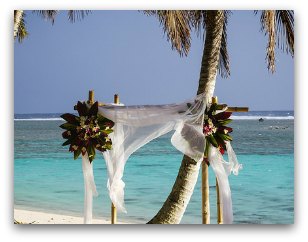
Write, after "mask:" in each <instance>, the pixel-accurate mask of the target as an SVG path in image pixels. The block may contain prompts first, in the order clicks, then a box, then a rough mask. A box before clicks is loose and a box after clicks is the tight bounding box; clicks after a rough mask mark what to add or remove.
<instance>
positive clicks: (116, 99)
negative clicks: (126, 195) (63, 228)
mask: <svg viewBox="0 0 308 242" xmlns="http://www.w3.org/2000/svg"><path fill="white" fill-rule="evenodd" d="M114 103H115V104H119V103H120V98H119V95H118V94H114ZM116 223H117V209H116V207H115V206H114V204H113V203H112V202H111V224H116Z"/></svg>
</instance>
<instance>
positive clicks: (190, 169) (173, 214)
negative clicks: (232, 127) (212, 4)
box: [145, 10, 294, 224]
mask: <svg viewBox="0 0 308 242" xmlns="http://www.w3.org/2000/svg"><path fill="white" fill-rule="evenodd" d="M145 13H146V14H148V15H154V16H157V17H158V19H159V21H160V23H161V24H163V28H164V31H165V32H166V33H167V37H168V40H170V41H171V44H172V48H175V49H176V50H177V51H178V52H179V53H180V55H183V54H185V55H187V53H188V51H189V47H190V30H191V29H192V28H195V29H197V30H199V31H200V29H203V30H204V31H205V32H204V34H205V41H204V50H203V56H202V61H201V70H200V78H199V86H198V90H197V94H200V93H203V92H206V93H207V94H208V95H207V97H212V96H213V93H214V89H215V83H216V74H217V71H219V72H220V74H221V75H222V76H224V77H227V76H229V75H230V69H229V57H228V52H227V32H226V27H227V20H228V15H229V11H222V10H209V11H145ZM255 13H256V14H257V13H258V12H255ZM293 14H294V13H293V11H289V10H277V11H275V10H264V11H262V13H261V18H260V21H261V28H262V30H263V31H265V33H266V34H267V35H268V46H267V60H268V69H269V70H270V71H271V72H272V73H273V72H274V71H275V48H276V46H277V45H278V47H280V48H282V50H284V51H286V52H287V53H290V54H291V56H292V57H293V56H294V17H293ZM277 35H278V38H277ZM276 41H278V42H276ZM205 101H206V102H207V103H209V102H210V100H205ZM199 169H200V164H199V163H197V162H195V161H194V160H192V159H190V158H189V157H187V156H185V155H184V157H183V159H182V163H181V166H180V168H179V172H178V176H177V178H176V180H175V183H174V185H173V188H172V190H171V192H170V194H169V196H168V197H167V199H166V201H165V203H164V204H163V206H162V208H161V209H160V210H159V211H158V213H157V214H156V215H155V216H154V217H153V218H152V219H151V220H150V221H149V222H148V223H149V224H174V223H180V221H181V218H182V216H183V214H184V212H185V209H186V206H187V204H188V202H189V200H190V197H191V195H192V193H193V189H194V187H195V185H196V182H197V178H198V174H199Z"/></svg>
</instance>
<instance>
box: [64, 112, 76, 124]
mask: <svg viewBox="0 0 308 242" xmlns="http://www.w3.org/2000/svg"><path fill="white" fill-rule="evenodd" d="M60 117H61V118H63V119H64V120H65V121H67V122H68V123H71V124H75V125H78V123H79V121H78V117H77V116H75V115H73V114H70V113H65V114H62V115H61V116H60Z"/></svg>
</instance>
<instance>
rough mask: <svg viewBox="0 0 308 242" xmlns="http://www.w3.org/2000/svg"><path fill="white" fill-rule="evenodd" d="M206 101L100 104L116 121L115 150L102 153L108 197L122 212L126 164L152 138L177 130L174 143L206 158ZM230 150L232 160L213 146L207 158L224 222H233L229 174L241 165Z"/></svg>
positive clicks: (88, 172)
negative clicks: (217, 190) (106, 177)
mask: <svg viewBox="0 0 308 242" xmlns="http://www.w3.org/2000/svg"><path fill="white" fill-rule="evenodd" d="M204 100H207V98H206V97H205V95H204V94H201V95H198V96H197V97H196V98H195V99H193V100H188V101H186V102H183V103H180V104H169V105H145V106H115V105H114V106H103V107H99V110H98V112H99V114H101V115H103V116H104V117H106V118H108V119H110V120H112V121H113V122H114V123H115V125H114V127H113V131H114V132H113V133H111V134H110V138H111V140H112V149H111V150H107V151H105V152H103V156H104V159H105V161H106V166H107V171H108V181H107V187H108V190H109V196H110V199H111V201H112V202H113V204H114V206H115V207H116V208H117V209H118V210H119V211H122V212H126V209H125V206H124V187H125V183H124V181H123V180H122V177H123V173H124V167H125V163H126V161H127V159H128V158H129V157H130V155H131V154H132V153H134V152H135V151H136V150H138V149H139V148H140V147H142V146H143V145H145V144H147V143H148V142H150V141H151V140H153V139H155V138H157V137H159V136H161V135H164V134H166V133H168V132H170V131H172V130H175V132H174V134H173V135H172V137H171V143H172V145H173V146H174V147H175V148H177V149H178V150H179V151H181V152H182V153H183V154H185V155H187V156H189V157H190V158H192V159H194V160H195V161H197V162H199V161H200V160H202V159H203V155H204V149H205V137H204V134H203V118H202V117H203V114H204V112H205V109H206V104H205V103H204ZM227 152H228V155H229V162H226V161H224V160H223V158H222V156H221V154H220V153H219V151H218V150H217V149H216V148H214V147H210V149H209V157H208V158H209V161H210V163H211V166H212V168H213V170H214V172H215V174H216V176H217V178H218V183H219V185H220V193H221V198H222V204H223V216H224V218H223V219H224V222H225V223H232V216H233V215H232V214H233V213H232V200H231V191H230V187H229V182H228V175H229V174H230V172H231V171H233V173H234V174H236V173H237V172H238V169H239V168H240V165H239V164H238V162H237V160H236V156H235V154H234V152H233V150H232V147H231V145H230V144H229V142H228V143H227ZM82 159H83V172H84V178H85V223H91V219H92V195H95V194H97V192H96V188H95V183H94V177H93V170H92V169H93V168H92V165H91V164H90V163H89V161H88V159H87V155H85V156H83V158H82ZM86 163H87V164H86Z"/></svg>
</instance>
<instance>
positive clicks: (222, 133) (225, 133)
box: [203, 103, 232, 157]
mask: <svg viewBox="0 0 308 242" xmlns="http://www.w3.org/2000/svg"><path fill="white" fill-rule="evenodd" d="M217 107H218V105H217V104H216V103H213V104H212V105H211V106H210V108H209V109H208V110H206V112H205V114H204V125H203V133H204V135H205V138H206V142H207V145H206V147H207V148H206V151H205V156H206V157H207V153H208V144H212V145H213V146H214V147H216V148H218V149H219V151H220V153H221V154H224V153H225V150H226V143H225V142H227V141H232V137H231V136H230V134H229V133H231V132H232V128H230V127H227V126H226V125H227V124H229V123H230V122H231V121H232V119H230V116H231V114H232V113H231V112H225V111H224V112H220V113H216V112H217Z"/></svg>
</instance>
